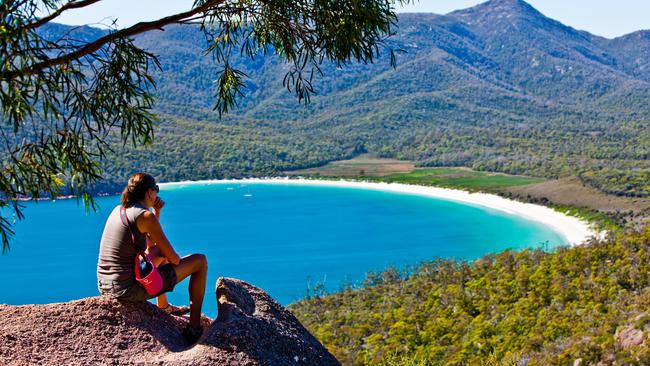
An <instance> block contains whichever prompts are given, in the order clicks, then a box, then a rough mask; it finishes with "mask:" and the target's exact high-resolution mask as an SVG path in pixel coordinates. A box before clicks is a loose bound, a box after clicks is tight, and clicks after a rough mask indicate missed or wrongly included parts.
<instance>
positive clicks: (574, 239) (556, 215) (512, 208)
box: [160, 178, 602, 245]
mask: <svg viewBox="0 0 650 366" xmlns="http://www.w3.org/2000/svg"><path fill="white" fill-rule="evenodd" d="M246 183H265V184H279V185H303V186H305V185H310V186H330V187H346V188H360V189H373V190H381V191H388V192H396V193H407V194H415V195H419V196H425V197H433V198H439V199H443V200H449V201H456V202H461V203H466V204H470V205H478V206H483V207H487V208H491V209H495V210H499V211H502V212H505V213H507V214H511V215H515V216H519V217H522V218H525V219H528V220H531V221H536V222H539V223H541V224H543V225H544V226H547V227H549V228H551V229H552V230H554V231H555V232H557V233H558V234H559V235H561V236H562V237H563V238H564V239H565V240H566V242H567V243H568V244H569V245H579V244H581V243H583V242H584V241H585V240H587V239H589V238H591V237H594V236H600V235H602V234H600V233H598V232H596V231H595V230H594V229H593V228H592V227H591V225H590V224H589V223H587V222H584V221H582V220H580V219H578V218H576V217H572V216H567V215H565V214H563V213H561V212H558V211H555V210H553V209H551V208H548V207H545V206H540V205H535V204H531V203H523V202H519V201H514V200H511V199H507V198H503V197H499V196H496V195H493V194H487V193H470V192H467V191H461V190H457V189H449V188H439V187H426V186H418V185H410V184H401V183H376V182H363V181H348V180H312V179H294V178H291V179H289V178H252V179H233V180H203V181H184V182H173V183H161V184H160V186H161V187H175V186H186V185H205V184H246Z"/></svg>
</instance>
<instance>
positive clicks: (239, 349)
mask: <svg viewBox="0 0 650 366" xmlns="http://www.w3.org/2000/svg"><path fill="white" fill-rule="evenodd" d="M216 295H217V303H218V307H219V315H218V317H217V319H216V320H214V321H211V320H210V319H208V318H204V324H205V331H204V334H203V336H202V337H201V339H200V340H199V341H198V343H197V344H196V345H195V346H190V345H188V344H187V343H186V342H185V340H184V338H183V336H182V335H181V331H182V329H183V327H185V325H186V324H187V320H186V318H182V317H174V316H170V315H167V314H165V313H164V312H162V311H160V310H158V308H157V307H156V306H155V305H152V304H150V303H141V304H133V303H125V302H120V301H116V300H113V299H111V298H108V297H102V296H99V297H90V298H86V299H81V300H76V301H71V302H67V303H55V304H46V305H25V306H9V305H0V318H2V319H3V321H2V322H1V323H0V364H2V365H27V364H40V365H57V366H58V365H61V364H62V363H65V364H66V365H70V364H75V365H88V364H112V365H122V364H156V365H215V364H218V365H251V366H252V365H309V366H319V365H323V366H324V365H340V363H339V362H338V361H337V360H336V359H335V358H334V356H332V355H331V354H330V353H329V352H328V351H327V349H326V348H325V347H324V346H323V345H322V344H320V343H319V342H318V341H317V340H316V338H314V337H313V336H312V335H311V334H310V333H309V332H308V331H307V330H306V329H305V328H304V327H303V326H302V324H300V322H299V321H298V320H297V319H296V318H295V317H294V316H293V315H292V314H291V313H289V312H288V311H287V310H286V309H284V308H283V307H282V306H281V305H280V304H278V303H277V302H276V301H275V300H273V299H272V298H271V297H270V296H269V295H268V294H266V293H265V292H264V291H262V290H261V289H259V288H257V287H254V286H252V285H250V284H248V283H246V282H243V281H240V280H237V279H231V278H220V279H219V280H218V281H217V288H216Z"/></svg>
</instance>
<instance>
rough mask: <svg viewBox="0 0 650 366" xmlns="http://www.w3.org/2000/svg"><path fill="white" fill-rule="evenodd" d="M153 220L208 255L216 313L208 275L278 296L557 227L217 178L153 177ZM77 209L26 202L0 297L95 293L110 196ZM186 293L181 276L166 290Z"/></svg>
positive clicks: (353, 192) (377, 197)
mask: <svg viewBox="0 0 650 366" xmlns="http://www.w3.org/2000/svg"><path fill="white" fill-rule="evenodd" d="M160 196H161V197H162V198H163V199H164V200H165V201H166V206H165V208H164V209H163V213H162V217H161V222H162V225H163V228H164V230H165V232H166V234H167V236H168V238H169V239H170V241H171V242H172V244H173V245H174V247H175V248H176V251H177V252H178V253H179V254H181V256H183V255H187V254H190V253H195V252H199V253H204V254H206V255H207V257H208V261H209V274H208V285H207V289H206V296H205V301H204V312H205V313H206V314H207V315H208V316H211V317H214V316H216V299H215V296H214V284H215V281H216V280H217V278H218V277H219V276H227V277H236V278H240V279H243V280H245V281H247V282H250V283H251V284H253V285H256V286H259V287H261V288H263V289H264V290H266V291H267V292H268V293H269V294H270V295H271V296H273V297H274V298H275V299H276V300H278V301H279V302H281V303H283V304H289V303H291V302H293V301H295V300H298V299H300V298H302V297H304V296H305V294H306V291H307V288H313V286H314V285H315V283H318V282H321V283H324V285H325V288H326V289H327V290H329V291H335V290H337V289H339V288H340V287H341V286H342V285H343V284H346V283H353V284H358V283H361V282H362V281H363V279H364V276H365V273H366V272H368V271H371V270H381V269H384V268H386V267H388V266H391V265H394V266H397V267H400V268H402V267H404V266H406V265H412V264H416V263H418V262H420V261H425V260H431V259H434V258H436V257H445V258H457V259H474V258H477V257H480V256H482V255H484V254H486V253H492V252H498V251H502V250H504V249H507V248H515V249H518V248H525V247H538V246H541V245H544V246H547V247H553V246H556V245H562V244H565V242H564V240H563V239H562V237H561V236H560V235H558V234H557V233H555V232H554V231H552V230H551V229H549V228H546V227H544V226H542V225H540V224H538V223H535V222H531V221H527V220H523V219H520V218H518V217H515V216H512V215H507V214H505V213H503V212H500V211H496V210H491V209H487V208H484V207H479V206H471V205H465V204H458V203H455V202H451V201H444V200H439V199H434V198H429V197H422V196H417V195H412V194H401V193H392V192H384V191H376V190H368V189H355V188H341V187H317V186H296V185H290V186H285V185H278V184H274V185H269V184H263V183H247V184H236V183H227V184H226V183H219V184H210V185H207V184H205V185H203V184H196V185H186V186H183V185H176V186H167V187H162V188H161V192H160ZM97 201H98V203H99V205H100V209H99V210H98V211H97V212H96V213H90V214H86V213H85V211H84V209H83V207H82V206H78V205H77V203H76V201H75V200H57V201H55V202H50V201H42V202H28V203H27V204H26V205H27V208H26V210H25V213H26V216H27V219H26V220H25V221H22V222H19V223H18V224H17V226H16V237H15V238H14V240H13V241H12V247H11V251H10V252H9V253H8V254H6V255H4V256H0V275H1V276H2V278H3V281H2V284H0V303H7V304H28V303H48V302H59V301H68V300H72V299H78V298H82V297H88V296H95V295H97V293H98V292H97V286H96V264H97V253H98V249H99V239H100V237H101V234H102V230H103V228H104V223H105V221H106V217H107V216H108V214H109V213H110V211H111V210H112V209H113V207H115V206H116V205H117V204H118V203H119V197H117V196H112V197H100V198H98V199H97ZM169 298H170V301H171V302H173V303H175V304H187V303H189V300H188V295H187V281H185V282H184V283H181V284H179V285H178V286H177V287H176V289H175V291H174V292H173V293H171V294H170V296H169Z"/></svg>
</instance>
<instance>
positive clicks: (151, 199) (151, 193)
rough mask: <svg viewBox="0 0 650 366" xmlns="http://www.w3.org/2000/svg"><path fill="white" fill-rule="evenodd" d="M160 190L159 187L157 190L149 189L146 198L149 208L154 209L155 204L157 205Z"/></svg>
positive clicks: (156, 187)
mask: <svg viewBox="0 0 650 366" xmlns="http://www.w3.org/2000/svg"><path fill="white" fill-rule="evenodd" d="M158 189H159V188H158V185H156V186H155V188H149V189H147V193H146V194H145V196H144V197H145V201H146V202H145V203H146V206H147V208H149V207H153V205H154V203H156V198H158Z"/></svg>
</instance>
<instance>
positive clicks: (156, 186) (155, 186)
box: [151, 184, 160, 193]
mask: <svg viewBox="0 0 650 366" xmlns="http://www.w3.org/2000/svg"><path fill="white" fill-rule="evenodd" d="M151 189H153V190H155V191H156V193H158V192H160V187H158V185H157V184H156V185H154V186H153V187H151Z"/></svg>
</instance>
